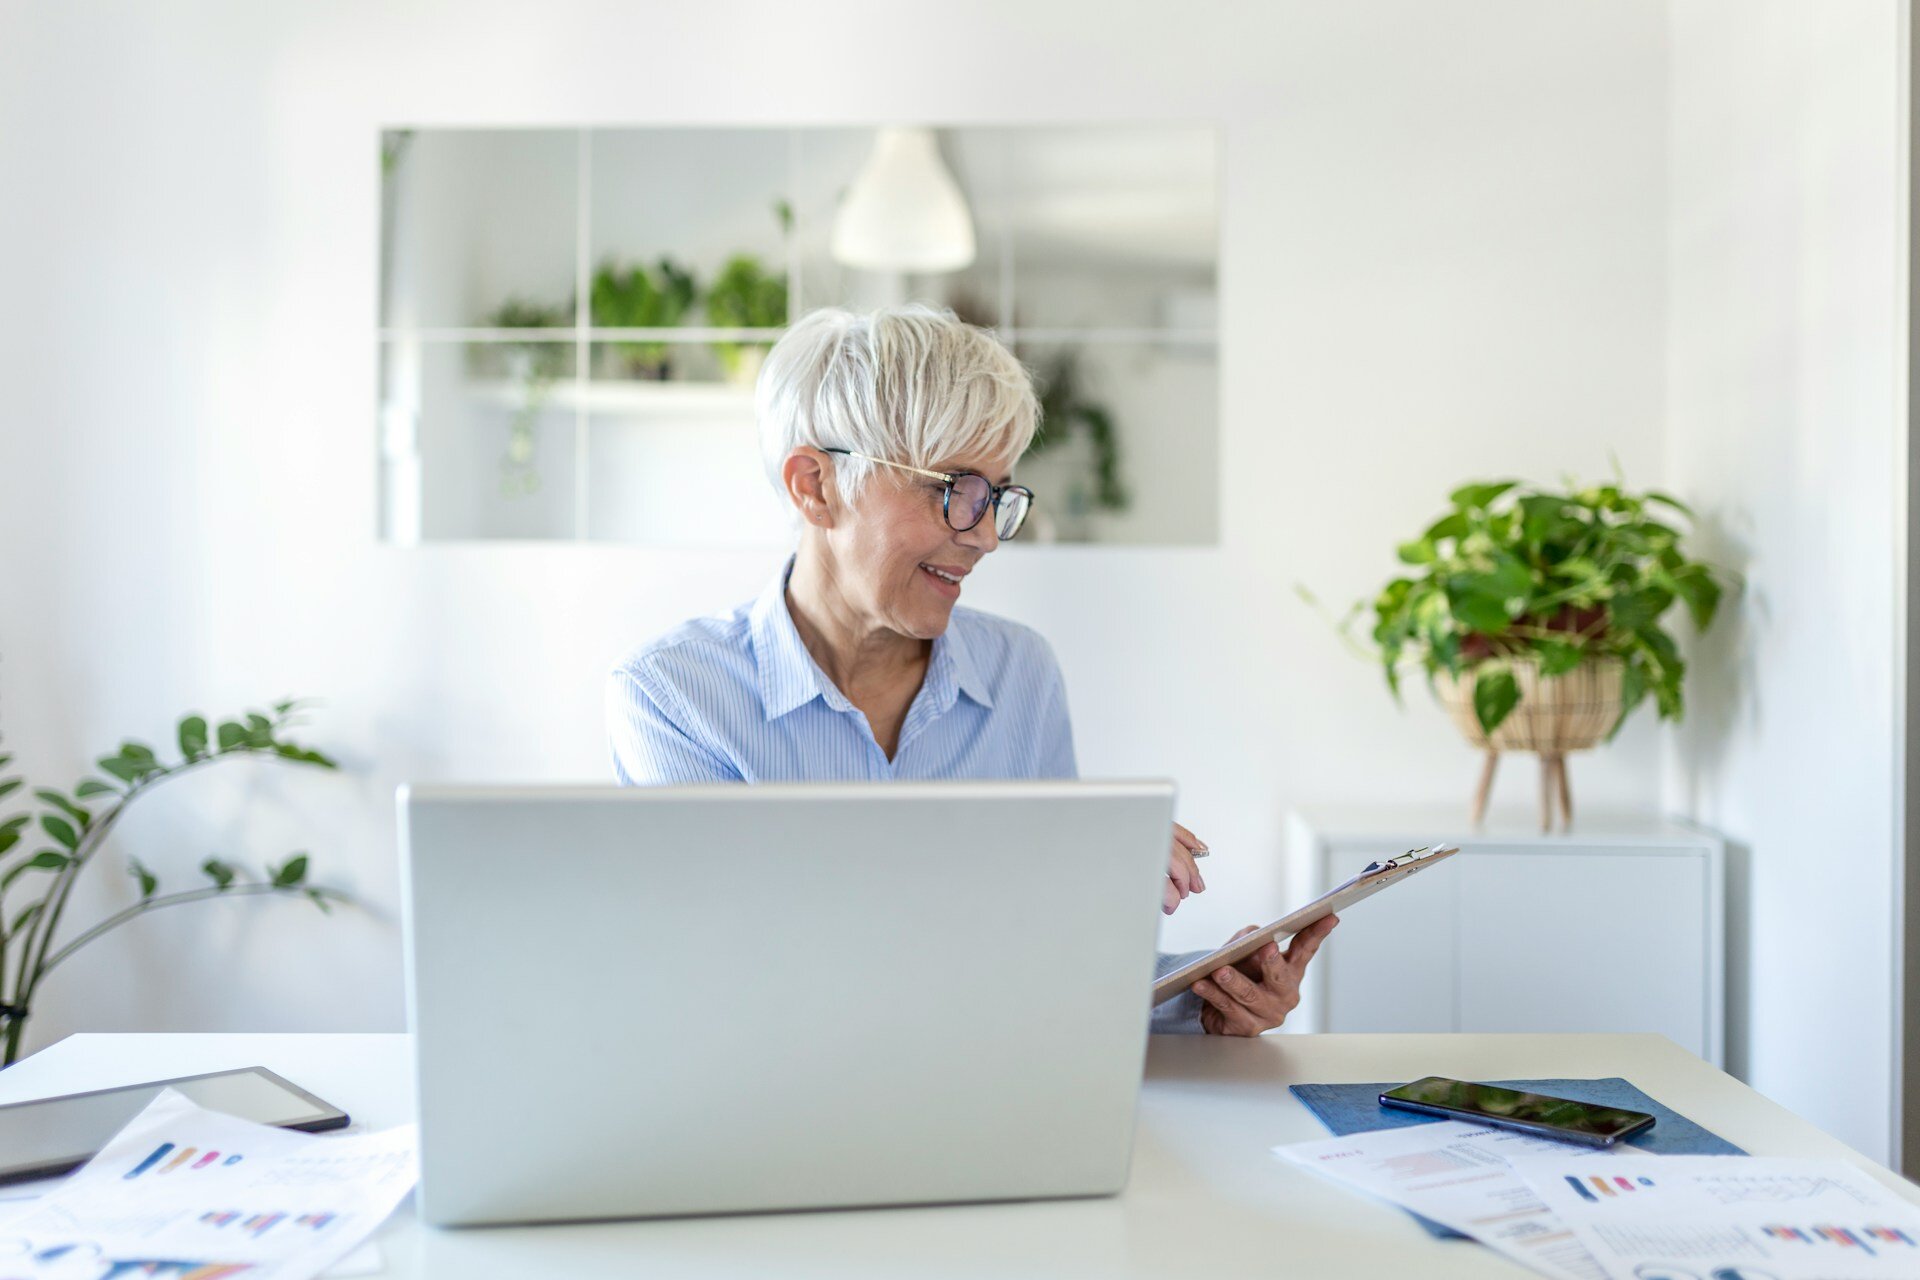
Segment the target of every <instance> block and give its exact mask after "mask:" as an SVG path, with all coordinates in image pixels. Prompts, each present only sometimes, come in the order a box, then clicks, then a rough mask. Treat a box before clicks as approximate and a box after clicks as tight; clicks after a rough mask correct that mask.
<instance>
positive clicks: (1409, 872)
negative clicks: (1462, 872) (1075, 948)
mask: <svg viewBox="0 0 1920 1280" xmlns="http://www.w3.org/2000/svg"><path fill="white" fill-rule="evenodd" d="M1458 852H1460V849H1459V847H1458V846H1457V845H1450V844H1436V845H1430V846H1427V847H1425V848H1420V849H1410V850H1408V851H1407V852H1406V853H1403V854H1401V855H1400V856H1399V857H1397V858H1388V859H1387V860H1386V861H1384V862H1370V863H1368V864H1367V866H1366V868H1365V869H1364V870H1362V871H1361V872H1360V874H1359V875H1357V876H1355V877H1353V879H1351V880H1348V881H1347V882H1346V883H1344V884H1340V885H1336V886H1334V888H1333V889H1331V890H1329V891H1328V892H1327V893H1325V894H1322V895H1321V896H1320V897H1318V898H1315V899H1314V900H1313V901H1312V902H1309V903H1308V904H1307V905H1306V906H1304V907H1301V908H1300V909H1299V910H1298V911H1295V912H1292V913H1291V914H1289V915H1284V916H1281V917H1280V918H1279V919H1278V920H1275V921H1274V922H1273V923H1272V924H1270V925H1268V926H1267V927H1266V928H1264V929H1255V930H1254V931H1253V932H1252V933H1250V934H1248V935H1247V936H1246V937H1244V938H1239V939H1236V940H1235V941H1233V942H1229V943H1228V944H1227V945H1226V946H1224V947H1222V948H1220V949H1219V950H1218V951H1214V952H1210V953H1209V954H1207V955H1204V956H1201V957H1200V958H1199V959H1197V960H1195V961H1193V962H1192V963H1191V964H1185V965H1182V966H1180V967H1179V968H1178V969H1175V970H1174V971H1173V972H1172V973H1169V974H1168V975H1167V976H1166V977H1164V978H1162V979H1160V980H1159V981H1158V982H1156V983H1154V984H1153V1002H1154V1003H1155V1004H1162V1003H1164V1002H1166V1001H1168V1000H1171V999H1173V998H1174V997H1175V996H1177V995H1179V994H1180V993H1181V992H1182V991H1185V990H1186V989H1187V988H1188V987H1190V986H1192V985H1193V984H1194V983H1195V982H1197V981H1199V980H1200V979H1201V978H1204V977H1206V976H1207V975H1208V974H1210V973H1212V972H1213V971H1214V970H1215V969H1218V968H1220V967H1221V966H1223V965H1229V964H1238V963H1239V962H1240V961H1242V960H1245V959H1246V958H1247V957H1248V956H1250V955H1252V954H1253V953H1254V952H1256V951H1258V950H1259V949H1260V948H1261V947H1264V946H1266V945H1267V943H1269V942H1277V941H1279V940H1280V939H1281V938H1289V937H1292V936H1293V935H1294V934H1296V933H1298V932H1300V931H1301V930H1302V929H1304V928H1306V927H1307V926H1308V925H1310V924H1312V923H1313V922H1314V921H1315V920H1318V919H1320V918H1321V917H1322V916H1330V915H1333V914H1334V913H1335V912H1339V911H1345V910H1346V909H1347V908H1348V907H1350V906H1352V905H1353V904H1354V903H1356V902H1360V901H1362V900H1364V899H1366V898H1371V897H1372V896H1373V895H1374V894H1376V893H1378V892H1380V891H1381V890H1382V889H1385V888H1386V887H1388V886H1389V885H1396V884H1399V883H1400V882H1401V881H1402V880H1405V879H1407V878H1408V877H1409V876H1414V875H1418V874H1419V873H1420V872H1422V871H1425V870H1426V869H1427V868H1428V867H1431V866H1434V865H1436V864H1438V863H1441V862H1445V861H1446V860H1447V859H1448V858H1451V857H1452V856H1453V855H1454V854H1456V853H1458Z"/></svg>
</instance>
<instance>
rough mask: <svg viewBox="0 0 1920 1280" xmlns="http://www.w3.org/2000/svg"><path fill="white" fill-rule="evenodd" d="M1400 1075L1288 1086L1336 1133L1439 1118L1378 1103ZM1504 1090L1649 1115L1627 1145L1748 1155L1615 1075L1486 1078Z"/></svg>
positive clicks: (1456, 1236) (1445, 1235)
mask: <svg viewBox="0 0 1920 1280" xmlns="http://www.w3.org/2000/svg"><path fill="white" fill-rule="evenodd" d="M1405 1083H1406V1081H1404V1080H1391V1081H1386V1082H1384V1083H1381V1084H1296V1085H1291V1086H1289V1087H1290V1088H1291V1089H1292V1090H1293V1096H1294V1097H1296V1098H1298V1099H1300V1101H1301V1103H1302V1104H1304V1105H1305V1107H1306V1108H1307V1110H1309V1111H1311V1112H1313V1114H1314V1115H1315V1116H1316V1117H1318V1119H1319V1121H1320V1123H1321V1124H1324V1125H1325V1126H1327V1131H1328V1132H1330V1133H1332V1134H1333V1135H1334V1136H1335V1137H1345V1136H1346V1135H1347V1134H1349V1133H1370V1132H1372V1131H1373V1130H1375V1129H1404V1128H1406V1127H1407V1126H1408V1125H1414V1124H1433V1123H1435V1122H1437V1121H1439V1120H1440V1119H1442V1117H1440V1116H1423V1115H1421V1114H1420V1113H1419V1112H1417V1111H1399V1110H1396V1109H1394V1108H1392V1107H1383V1106H1381V1105H1380V1095H1381V1094H1383V1093H1385V1092H1386V1091H1387V1090H1389V1089H1397V1088H1399V1087H1400V1086H1401V1085H1403V1084H1405ZM1484 1083H1487V1084H1497V1085H1499V1086H1501V1087H1502V1088H1506V1089H1524V1090H1526V1091H1527V1092H1529V1093H1546V1094H1551V1095H1553V1096H1554V1097H1556V1098H1572V1099H1573V1100H1574V1101H1575V1102H1591V1103H1593V1104H1594V1105H1595V1106H1602V1107H1625V1108H1626V1109H1627V1110H1629V1111H1645V1112H1647V1113H1648V1114H1650V1115H1651V1116H1653V1118H1654V1121H1653V1128H1651V1129H1648V1130H1647V1131H1646V1132H1645V1133H1642V1134H1638V1135H1636V1136H1635V1137H1631V1138H1628V1139H1627V1144H1628V1145H1629V1146H1635V1147H1638V1148H1640V1149H1641V1150H1642V1151H1651V1152H1653V1153H1654V1154H1655V1155H1663V1156H1743V1155H1745V1154H1747V1153H1746V1152H1745V1151H1743V1150H1741V1149H1740V1148H1739V1147H1736V1146H1734V1145H1733V1144H1732V1143H1731V1142H1728V1141H1727V1140H1726V1139H1725V1138H1723V1137H1721V1136H1720V1135H1719V1134H1717V1133H1712V1132H1709V1131H1708V1130H1706V1129H1702V1128H1701V1127H1700V1126H1699V1125H1697V1124H1695V1123H1694V1122H1693V1121H1691V1120H1689V1119H1687V1118H1686V1117H1685V1116H1683V1115H1681V1114H1680V1113H1679V1112H1677V1111H1675V1110H1673V1109H1672V1108H1670V1107H1666V1106H1663V1105H1662V1104H1660V1103H1658V1102H1655V1101H1654V1100H1653V1099H1652V1098H1649V1097H1648V1096H1647V1095H1646V1094H1644V1093H1642V1092H1640V1091H1639V1090H1638V1089H1636V1088H1634V1087H1633V1086H1632V1085H1630V1084H1628V1083H1627V1082H1626V1081H1625V1080H1622V1079H1621V1078H1620V1077H1618V1076H1611V1077H1608V1078H1607V1079H1605V1080H1489V1081H1485V1082H1484ZM1412 1217H1413V1219H1414V1221H1416V1222H1418V1223H1419V1224H1420V1225H1421V1226H1423V1227H1425V1228H1426V1229H1427V1230H1428V1231H1429V1232H1431V1233H1432V1234H1434V1235H1436V1236H1439V1237H1441V1238H1442V1239H1445V1240H1464V1239H1467V1238H1468V1237H1466V1236H1463V1235H1461V1234H1460V1233H1459V1232H1458V1231H1455V1230H1453V1229H1451V1228H1449V1227H1443V1226H1441V1225H1440V1224H1439V1223H1437V1222H1434V1221H1433V1220H1431V1219H1429V1218H1423V1217H1421V1216H1420V1215H1419V1214H1417V1213H1415V1214H1413V1215H1412Z"/></svg>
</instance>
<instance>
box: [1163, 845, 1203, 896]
mask: <svg viewBox="0 0 1920 1280" xmlns="http://www.w3.org/2000/svg"><path fill="white" fill-rule="evenodd" d="M1167 879H1169V880H1171V881H1173V883H1174V884H1175V885H1176V886H1178V888H1179V890H1180V896H1181V897H1183V898H1184V897H1186V896H1187V895H1188V894H1190V893H1200V892H1202V891H1203V890H1205V889H1206V887H1207V882H1206V881H1204V880H1202V879H1201V878H1200V868H1199V867H1198V866H1197V865H1195V863H1194V861H1193V851H1192V850H1190V849H1188V848H1187V847H1186V846H1185V845H1183V844H1181V843H1180V841H1179V840H1177V839H1176V840H1175V841H1174V842H1173V848H1172V851H1171V852H1169V853H1168V854H1167Z"/></svg>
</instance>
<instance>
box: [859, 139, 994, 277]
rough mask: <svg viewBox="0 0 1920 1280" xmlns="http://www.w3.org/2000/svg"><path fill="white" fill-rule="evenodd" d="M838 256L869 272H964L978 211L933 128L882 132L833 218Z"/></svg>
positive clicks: (969, 254) (968, 263)
mask: <svg viewBox="0 0 1920 1280" xmlns="http://www.w3.org/2000/svg"><path fill="white" fill-rule="evenodd" d="M831 251H832V253H833V258H834V261H836V262H838V263H840V264H842V265H843V266H849V267H858V268H860V269H862V270H865V271H915V272H932V271H958V270H960V269H961V268H962V267H965V266H969V265H971V264H972V262H973V255H974V243H973V215H972V214H970V213H968V212H967V202H966V199H965V197H963V196H962V195H961V194H960V185H959V184H958V183H957V182H955V181H954V180H953V174H951V173H949V172H948V171H947V166H946V164H945V163H944V162H943V161H942V160H941V159H940V149H939V147H938V145H936V143H935V142H934V137H933V130H931V129H882V130H880V133H879V137H878V138H876V139H875V140H874V144H873V153H872V154H871V155H869V156H868V157H867V162H866V164H864V165H863V166H861V169H860V172H859V173H857V174H855V175H854V178H853V184H852V185H851V186H849V187H848V188H847V195H846V199H845V200H844V201H842V202H841V205H840V212H839V215H838V216H837V217H835V219H834V223H833V242H832V246H831Z"/></svg>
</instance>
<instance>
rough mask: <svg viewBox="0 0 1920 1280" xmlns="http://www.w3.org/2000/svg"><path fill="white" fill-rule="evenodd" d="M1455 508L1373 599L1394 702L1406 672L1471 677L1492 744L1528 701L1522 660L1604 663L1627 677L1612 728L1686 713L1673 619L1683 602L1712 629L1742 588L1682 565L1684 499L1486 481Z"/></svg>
mask: <svg viewBox="0 0 1920 1280" xmlns="http://www.w3.org/2000/svg"><path fill="white" fill-rule="evenodd" d="M1448 507H1449V509H1448V510H1446V511H1444V512H1442V513H1441V514H1440V515H1439V516H1438V517H1436V518H1434V519H1433V520H1431V521H1430V522H1428V523H1427V526H1426V528H1425V530H1424V531H1423V532H1421V533H1420V534H1419V535H1418V536H1416V537H1413V538H1411V539H1408V540H1406V541H1404V542H1401V543H1398V544H1397V545H1396V546H1395V548H1394V554H1395V556H1396V558H1397V559H1398V560H1399V562H1400V564H1401V566H1402V569H1401V573H1400V575H1399V576H1397V577H1395V578H1393V579H1392V580H1391V581H1389V582H1388V583H1387V585H1386V586H1385V587H1383V588H1382V589H1381V591H1380V592H1379V594H1378V595H1377V596H1375V598H1374V599H1373V601H1372V602H1371V606H1370V608H1371V615H1372V624H1373V625H1372V628H1371V638H1372V641H1373V645H1372V650H1373V653H1374V656H1375V657H1376V658H1377V659H1378V661H1379V662H1380V664H1381V667H1382V670H1383V671H1384V673H1385V675H1386V678H1387V684H1388V686H1389V688H1391V689H1392V690H1393V691H1394V692H1395V694H1396V695H1397V694H1398V691H1399V687H1400V678H1401V675H1402V671H1403V668H1404V667H1405V666H1407V665H1408V664H1414V665H1417V666H1418V667H1420V668H1421V669H1423V670H1424V671H1425V672H1426V674H1427V676H1428V678H1429V679H1430V680H1431V679H1434V678H1437V677H1438V676H1440V675H1441V674H1443V673H1444V674H1446V675H1448V676H1453V677H1464V676H1465V675H1467V674H1469V673H1472V674H1474V675H1475V677H1476V678H1475V681H1474V694H1473V709H1474V717H1475V719H1476V720H1477V721H1478V723H1479V724H1480V727H1481V729H1482V730H1483V731H1484V732H1487V733H1489V734H1491V733H1492V731H1493V730H1494V729H1496V728H1497V727H1499V725H1500V724H1501V723H1502V722H1503V721H1504V720H1505V719H1506V718H1507V717H1508V716H1509V715H1511V714H1512V712H1513V708H1514V707H1515V706H1517V705H1518V704H1519V699H1520V688H1519V683H1518V680H1517V678H1516V677H1515V675H1514V672H1513V664H1514V663H1515V662H1521V661H1524V662H1530V663H1537V664H1538V666H1539V671H1540V675H1541V678H1543V679H1555V678H1558V677H1560V676H1564V675H1567V674H1569V673H1571V672H1573V671H1575V670H1578V669H1579V668H1580V667H1581V666H1582V665H1583V664H1584V663H1586V662H1588V661H1589V660H1592V659H1597V658H1607V659H1612V660H1616V661H1618V662H1619V664H1620V665H1621V668H1622V674H1621V680H1622V686H1621V687H1622V701H1623V705H1624V710H1623V711H1622V714H1621V718H1620V720H1619V721H1617V722H1616V723H1615V724H1614V726H1613V732H1615V733H1617V732H1618V731H1619V727H1620V725H1621V724H1622V723H1624V722H1625V719H1626V716H1627V714H1628V713H1630V712H1632V710H1633V709H1634V708H1635V707H1637V706H1638V705H1639V704H1640V703H1642V702H1644V701H1646V700H1647V699H1649V698H1650V699H1652V700H1653V702H1654V705H1655V708H1656V710H1657V711H1658V713H1659V715H1660V717H1661V718H1662V719H1677V718H1679V717H1680V716H1681V715H1682V714H1683V712H1684V709H1685V700H1684V697H1683V692H1682V689H1683V684H1684V681H1685V678H1686V663H1685V661H1684V659H1683V658H1682V655H1681V652H1680V647H1679V645H1678V643H1677V642H1676V641H1675V639H1674V637H1673V635H1672V634H1671V632H1670V631H1669V630H1668V629H1667V618H1668V616H1669V614H1670V611H1671V610H1672V609H1673V608H1674V607H1675V606H1676V605H1681V606H1684V609H1685V612H1686V615H1687V617H1688V619H1689V620H1690V621H1691V623H1692V625H1693V626H1694V628H1695V629H1696V630H1701V631H1704V630H1706V629H1707V628H1708V627H1710V626H1711V625H1712V624H1713V620H1714V618H1715V617H1716V616H1717V614H1718V611H1719V608H1720V606H1721V604H1722V602H1723V600H1724V598H1725V595H1726V592H1727V590H1728V589H1729V587H1731V586H1733V585H1735V584H1736V583H1737V579H1735V578H1734V577H1733V575H1731V574H1729V573H1727V572H1726V571H1725V570H1722V569H1719V568H1716V567H1715V566H1713V565H1710V564H1707V563H1705V562H1703V561H1698V560H1694V559H1691V558H1689V556H1688V555H1687V553H1686V551H1685V548H1684V544H1685V541H1686V536H1687V535H1686V529H1685V523H1686V522H1687V521H1689V520H1690V519H1691V518H1692V513H1691V512H1690V511H1689V510H1688V508H1687V507H1686V505H1685V504H1684V503H1682V502H1681V501H1680V500H1679V499H1677V498H1674V497H1672V496H1670V495H1668V494H1664V493H1660V492H1658V491H1652V492H1647V493H1634V492H1632V491H1630V490H1628V489H1626V488H1624V487H1623V486H1622V485H1620V484H1601V485H1591V486H1585V487H1580V486H1573V485H1569V486H1568V487H1567V488H1565V489H1550V488H1543V487H1539V486H1534V485H1528V484H1523V483H1521V482H1518V481H1513V480H1491V481H1475V482H1471V483H1468V484H1463V485H1460V486H1458V487H1457V488H1455V489H1454V490H1453V491H1452V492H1451V493H1450V494H1449V495H1448ZM1366 607H1367V606H1364V605H1356V606H1355V609H1356V615H1357V614H1358V613H1359V612H1362V611H1364V609H1365V608H1366ZM1356 615H1349V618H1350V620H1351V619H1352V618H1353V617H1354V616H1356ZM1346 625H1347V624H1345V623H1343V624H1342V628H1343V630H1344V629H1345V627H1346Z"/></svg>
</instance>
